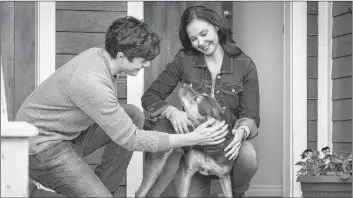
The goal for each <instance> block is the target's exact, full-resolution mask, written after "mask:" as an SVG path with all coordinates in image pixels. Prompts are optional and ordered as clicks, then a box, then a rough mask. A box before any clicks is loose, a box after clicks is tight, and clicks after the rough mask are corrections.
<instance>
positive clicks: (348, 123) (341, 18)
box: [331, 2, 352, 152]
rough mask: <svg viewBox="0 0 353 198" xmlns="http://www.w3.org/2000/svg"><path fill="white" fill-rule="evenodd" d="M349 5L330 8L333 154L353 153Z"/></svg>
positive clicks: (339, 3) (337, 4)
mask: <svg viewBox="0 0 353 198" xmlns="http://www.w3.org/2000/svg"><path fill="white" fill-rule="evenodd" d="M351 10H352V2H333V7H332V17H333V18H332V75H331V79H332V122H333V127H332V143H333V152H340V151H348V152H352V11H351Z"/></svg>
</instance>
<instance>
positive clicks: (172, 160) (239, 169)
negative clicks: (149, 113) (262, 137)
mask: <svg viewBox="0 0 353 198" xmlns="http://www.w3.org/2000/svg"><path fill="white" fill-rule="evenodd" d="M147 124H149V126H148V128H150V129H152V130H153V129H156V130H159V131H168V130H171V123H170V121H169V120H167V119H162V120H160V121H158V122H154V123H149V122H146V125H147ZM181 157H182V155H181V154H180V153H178V152H177V151H173V152H172V154H171V156H170V157H169V160H168V161H167V164H166V166H168V167H165V168H164V170H169V172H172V170H173V171H176V170H177V169H178V168H179V164H180V163H179V162H180V159H181ZM258 160H259V159H258V156H257V154H256V150H255V148H254V145H253V144H252V143H251V142H249V141H247V140H244V141H243V142H242V145H241V147H240V150H239V154H238V157H237V159H236V160H235V162H234V165H233V169H232V171H231V174H230V176H231V180H232V190H233V194H235V193H238V194H241V193H244V192H245V191H247V190H248V189H249V187H250V182H251V179H252V178H253V177H254V175H255V173H256V172H257V169H258ZM169 174H171V175H174V174H173V173H169ZM212 178H215V177H212V176H211V177H210V176H204V175H201V174H200V173H196V174H195V175H194V176H193V177H192V180H191V184H190V189H189V194H188V197H209V196H210V188H211V180H212ZM179 179H180V176H179V175H178V174H177V175H175V178H174V180H173V181H172V182H171V183H170V184H169V186H168V187H167V188H166V190H165V191H164V192H163V193H162V197H169V196H176V189H177V188H178V183H179ZM165 185H168V184H165Z"/></svg>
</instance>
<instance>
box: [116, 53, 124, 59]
mask: <svg viewBox="0 0 353 198" xmlns="http://www.w3.org/2000/svg"><path fill="white" fill-rule="evenodd" d="M124 57H125V55H124V53H122V52H118V54H117V55H116V59H123V58H124Z"/></svg>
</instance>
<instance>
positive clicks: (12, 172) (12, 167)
mask: <svg viewBox="0 0 353 198" xmlns="http://www.w3.org/2000/svg"><path fill="white" fill-rule="evenodd" d="M0 65H1V197H28V137H32V136H35V135H37V133H38V131H37V128H36V127H34V126H32V125H30V124H28V123H27V122H8V117H7V109H6V96H5V85H4V75H3V71H2V62H1V56H0Z"/></svg>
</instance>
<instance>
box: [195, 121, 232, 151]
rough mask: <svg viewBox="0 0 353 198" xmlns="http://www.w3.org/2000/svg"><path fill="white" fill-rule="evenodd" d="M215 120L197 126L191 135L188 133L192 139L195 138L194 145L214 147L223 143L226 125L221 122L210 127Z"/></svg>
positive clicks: (226, 129)
mask: <svg viewBox="0 0 353 198" xmlns="http://www.w3.org/2000/svg"><path fill="white" fill-rule="evenodd" d="M215 121H216V120H215V119H214V118H212V119H209V120H207V121H206V122H204V123H203V124H201V125H199V126H198V127H197V128H196V129H195V130H194V131H193V132H192V133H189V134H190V136H192V138H195V140H196V142H197V143H196V144H195V145H215V144H219V143H221V142H223V141H224V140H225V138H224V137H225V136H226V135H227V133H228V124H225V121H222V122H220V123H218V124H216V125H215V126H211V127H209V126H210V125H212V124H213V123H214V122H215Z"/></svg>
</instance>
